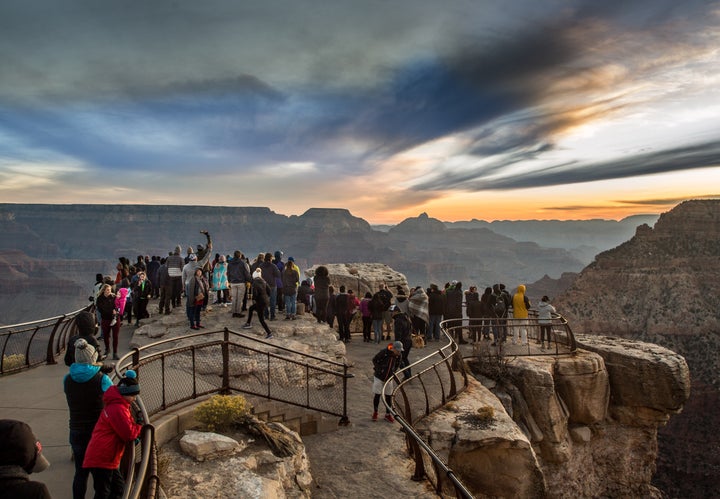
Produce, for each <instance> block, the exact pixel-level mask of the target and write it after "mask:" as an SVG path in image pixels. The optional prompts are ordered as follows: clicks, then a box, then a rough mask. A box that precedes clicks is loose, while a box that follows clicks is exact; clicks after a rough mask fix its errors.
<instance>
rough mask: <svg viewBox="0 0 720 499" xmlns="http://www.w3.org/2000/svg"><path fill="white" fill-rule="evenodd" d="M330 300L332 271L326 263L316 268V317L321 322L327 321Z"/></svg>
mask: <svg viewBox="0 0 720 499" xmlns="http://www.w3.org/2000/svg"><path fill="white" fill-rule="evenodd" d="M329 300H330V272H329V271H328V268H327V267H326V266H324V265H319V266H318V268H316V269H315V318H316V320H317V321H318V322H319V323H321V324H322V323H323V322H327V315H328V314H327V308H328V303H329Z"/></svg>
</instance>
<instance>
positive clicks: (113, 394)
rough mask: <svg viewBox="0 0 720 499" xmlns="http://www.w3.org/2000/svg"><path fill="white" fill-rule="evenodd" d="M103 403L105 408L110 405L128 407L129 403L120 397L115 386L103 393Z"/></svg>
mask: <svg viewBox="0 0 720 499" xmlns="http://www.w3.org/2000/svg"><path fill="white" fill-rule="evenodd" d="M103 403H104V404H105V407H107V406H109V405H111V404H123V405H128V406H129V405H130V402H128V401H127V400H125V399H124V398H123V396H122V395H120V392H119V391H118V387H117V385H113V386H111V387H110V388H108V389H107V390H106V391H105V395H103Z"/></svg>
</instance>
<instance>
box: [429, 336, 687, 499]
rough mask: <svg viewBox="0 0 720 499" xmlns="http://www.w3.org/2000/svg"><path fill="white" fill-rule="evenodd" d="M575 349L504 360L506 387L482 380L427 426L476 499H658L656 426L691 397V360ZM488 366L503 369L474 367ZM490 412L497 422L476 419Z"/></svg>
mask: <svg viewBox="0 0 720 499" xmlns="http://www.w3.org/2000/svg"><path fill="white" fill-rule="evenodd" d="M579 343H580V346H581V349H580V350H578V353H577V354H575V355H567V356H565V355H561V356H558V357H547V356H540V357H517V358H514V359H511V360H508V361H507V362H506V364H505V366H504V367H503V372H504V376H503V378H502V379H499V380H490V379H488V378H485V377H483V376H480V379H481V380H482V382H483V384H484V385H485V386H483V385H480V384H479V383H477V382H473V383H471V385H470V389H468V390H467V392H465V393H463V394H462V395H461V397H460V398H459V399H458V400H456V401H454V402H452V403H451V404H448V406H446V408H445V409H444V410H442V411H438V412H436V413H434V414H432V415H431V416H429V417H428V418H426V419H425V420H423V421H422V423H421V430H422V431H423V432H424V433H425V434H426V435H427V439H428V441H429V442H430V443H431V445H432V446H433V448H435V449H436V450H439V451H441V457H444V458H445V459H447V462H448V463H449V464H450V466H451V467H452V468H453V470H454V471H456V472H457V473H458V475H459V476H460V478H461V479H462V480H463V482H464V483H465V484H466V485H467V486H468V487H470V489H471V491H472V492H473V493H474V494H476V495H477V496H478V497H661V496H662V495H661V493H660V492H659V491H658V490H657V489H655V488H654V487H653V486H652V485H651V484H650V480H651V478H652V476H653V473H654V471H655V460H656V458H657V439H656V434H657V428H658V426H660V425H664V424H665V423H666V422H667V420H668V418H669V417H670V415H672V414H675V413H677V412H678V411H679V410H680V409H681V408H682V404H683V403H684V402H685V400H687V398H688V396H689V389H690V386H689V385H690V379H689V371H688V368H687V364H686V363H685V360H684V359H683V358H682V357H681V356H679V355H677V354H675V353H674V352H671V351H670V350H667V349H665V348H662V347H659V346H656V345H650V344H646V343H641V342H633V341H628V340H619V339H614V338H607V337H595V336H588V337H580V338H579ZM488 362H491V363H493V362H505V361H497V360H491V359H487V358H486V359H480V362H478V363H473V365H474V369H475V370H477V371H483V365H482V364H483V363H488ZM495 372H497V371H495ZM488 406H489V407H491V408H492V411H491V412H492V414H493V416H492V417H490V418H488V417H484V418H483V417H480V416H478V414H479V412H478V411H479V410H482V409H484V408H487V407H488ZM482 412H483V413H485V414H487V410H484V411H482Z"/></svg>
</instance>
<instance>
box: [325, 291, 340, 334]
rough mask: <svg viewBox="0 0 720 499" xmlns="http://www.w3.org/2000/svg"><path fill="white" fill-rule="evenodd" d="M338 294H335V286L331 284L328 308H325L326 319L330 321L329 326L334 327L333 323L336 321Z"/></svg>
mask: <svg viewBox="0 0 720 499" xmlns="http://www.w3.org/2000/svg"><path fill="white" fill-rule="evenodd" d="M336 297H337V295H336V294H335V286H329V287H328V302H327V308H326V309H325V320H326V321H327V323H328V326H330V328H331V329H332V327H333V324H334V323H335V298H336Z"/></svg>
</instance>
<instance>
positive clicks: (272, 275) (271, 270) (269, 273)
mask: <svg viewBox="0 0 720 499" xmlns="http://www.w3.org/2000/svg"><path fill="white" fill-rule="evenodd" d="M259 268H260V269H261V271H262V278H263V280H264V281H265V282H266V283H267V285H268V286H269V287H270V293H269V297H270V302H269V303H268V307H267V310H265V318H266V319H267V318H269V319H270V320H271V321H274V320H275V308H276V307H277V281H278V279H282V276H281V275H280V270H278V268H277V266H276V265H275V264H274V263H273V262H272V255H271V254H270V253H265V259H264V261H263V262H262V263H261V264H260V267H259Z"/></svg>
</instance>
